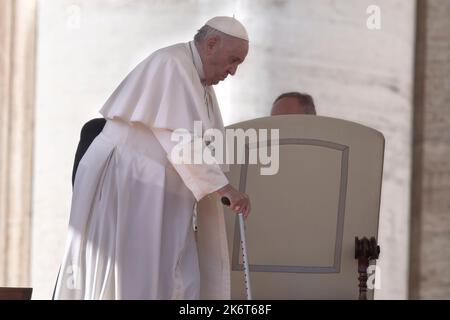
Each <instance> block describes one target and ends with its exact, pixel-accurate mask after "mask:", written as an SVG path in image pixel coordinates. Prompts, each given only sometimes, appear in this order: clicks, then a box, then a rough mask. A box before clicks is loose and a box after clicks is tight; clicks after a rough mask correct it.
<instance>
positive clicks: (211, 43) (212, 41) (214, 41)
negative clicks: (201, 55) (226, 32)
mask: <svg viewBox="0 0 450 320" xmlns="http://www.w3.org/2000/svg"><path fill="white" fill-rule="evenodd" d="M219 42H220V39H219V37H217V36H215V37H210V38H208V39H207V40H206V49H207V50H208V52H211V51H213V50H214V48H215V47H216V46H217V45H218V44H219Z"/></svg>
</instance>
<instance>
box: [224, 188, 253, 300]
mask: <svg viewBox="0 0 450 320" xmlns="http://www.w3.org/2000/svg"><path fill="white" fill-rule="evenodd" d="M221 200H222V203H223V204H224V205H226V206H229V205H230V204H231V202H230V199H228V198H227V197H223V198H222V199H221ZM238 218H239V232H240V235H241V248H242V255H243V263H244V285H245V291H246V294H247V300H252V287H251V284H250V268H249V266H248V253H247V241H246V240H245V223H244V216H243V215H242V213H239V214H238Z"/></svg>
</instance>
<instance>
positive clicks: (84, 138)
mask: <svg viewBox="0 0 450 320" xmlns="http://www.w3.org/2000/svg"><path fill="white" fill-rule="evenodd" d="M105 124H106V119H104V118H95V119H92V120H89V121H88V122H86V123H85V124H84V126H83V128H82V129H81V133H80V142H79V143H78V147H77V152H76V153H75V161H74V163H73V170H72V187H73V184H74V182H75V174H76V173H77V168H78V164H79V163H80V160H81V158H83V155H84V154H85V153H86V151H87V149H88V148H89V146H90V145H91V143H92V141H94V139H95V138H96V137H97V136H98V135H99V134H100V132H102V130H103V127H104V126H105Z"/></svg>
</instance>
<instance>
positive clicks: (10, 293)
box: [0, 287, 33, 300]
mask: <svg viewBox="0 0 450 320" xmlns="http://www.w3.org/2000/svg"><path fill="white" fill-rule="evenodd" d="M32 292H33V288H12V287H11V288H8V287H0V300H31V294H32Z"/></svg>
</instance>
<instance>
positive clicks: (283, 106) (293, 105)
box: [270, 92, 316, 116]
mask: <svg viewBox="0 0 450 320" xmlns="http://www.w3.org/2000/svg"><path fill="white" fill-rule="evenodd" d="M282 114H309V115H316V107H315V106H314V100H313V98H312V97H311V96H310V95H309V94H303V93H300V92H287V93H283V94H281V95H280V96H279V97H278V98H276V99H275V101H274V102H273V105H272V111H271V112H270V115H271V116H278V115H282Z"/></svg>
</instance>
